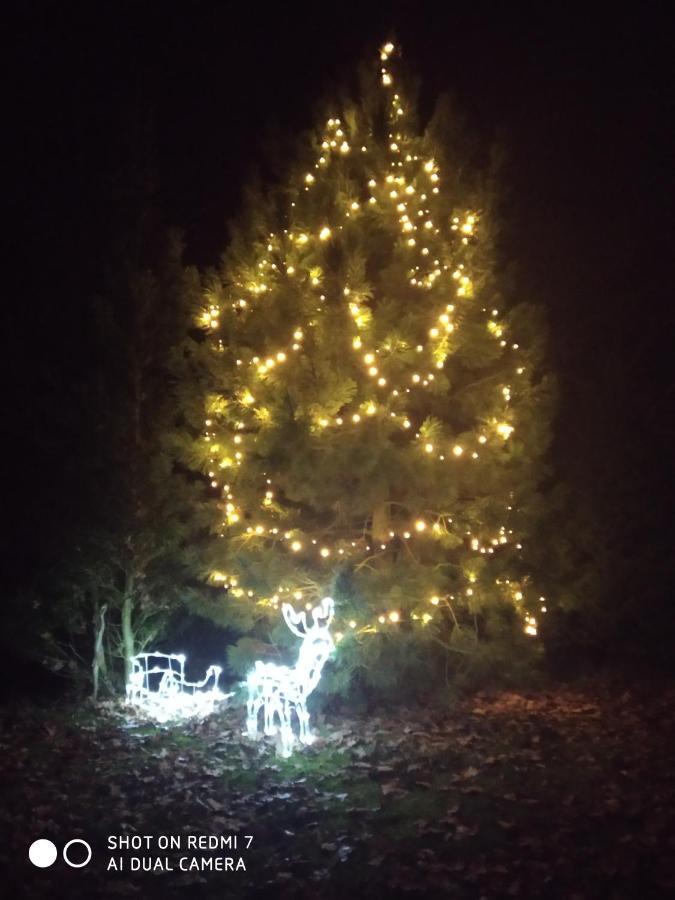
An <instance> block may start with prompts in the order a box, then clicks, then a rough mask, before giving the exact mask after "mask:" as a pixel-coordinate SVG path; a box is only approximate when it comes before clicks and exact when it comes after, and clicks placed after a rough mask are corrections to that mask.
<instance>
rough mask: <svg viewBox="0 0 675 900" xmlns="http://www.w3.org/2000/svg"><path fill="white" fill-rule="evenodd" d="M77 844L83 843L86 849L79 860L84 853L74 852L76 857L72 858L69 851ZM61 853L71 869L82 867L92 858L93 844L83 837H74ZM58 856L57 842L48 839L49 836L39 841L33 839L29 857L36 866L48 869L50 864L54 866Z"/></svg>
mask: <svg viewBox="0 0 675 900" xmlns="http://www.w3.org/2000/svg"><path fill="white" fill-rule="evenodd" d="M77 844H81V845H82V847H83V848H84V851H85V857H84V859H83V860H80V861H79V862H78V861H77V858H78V857H79V856H81V855H82V853H81V851H80V852H78V853H75V854H74V856H75V859H71V858H70V855H69V853H68V851H69V850H70V848H71V847H73V845H77ZM61 855H62V856H63V861H64V862H65V864H66V865H67V866H70V868H71V869H81V868H82V867H83V866H86V865H87V863H88V862H89V860H90V859H91V845H90V844H88V843H87V842H86V841H83V840H82V838H72V840H70V841H68V843H67V844H66V845H65V846H64V848H63V850H62V851H61ZM57 856H58V850H57V849H56V844H54V842H53V841H49V840H47V838H40V839H39V840H37V841H33V843H32V844H31V845H30V847H29V848H28V859H29V860H30V861H31V862H32V863H33V865H34V866H37V868H38V869H47V868H49V866H53V865H54V863H55V862H56V857H57Z"/></svg>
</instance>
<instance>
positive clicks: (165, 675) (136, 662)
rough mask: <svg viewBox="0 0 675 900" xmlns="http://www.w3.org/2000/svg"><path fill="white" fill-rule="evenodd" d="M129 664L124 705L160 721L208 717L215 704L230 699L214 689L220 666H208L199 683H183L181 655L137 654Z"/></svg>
mask: <svg viewBox="0 0 675 900" xmlns="http://www.w3.org/2000/svg"><path fill="white" fill-rule="evenodd" d="M132 663H133V665H132V671H131V675H130V676H129V680H128V682H127V695H126V696H127V703H131V704H133V705H134V706H138V707H140V708H141V709H143V711H144V712H146V713H149V714H150V715H152V716H154V718H156V719H158V720H160V721H166V720H167V719H174V718H187V717H189V716H195V715H201V716H204V715H208V714H209V713H210V712H212V711H213V706H214V704H215V703H216V702H218V701H219V700H225V699H226V698H227V697H231V696H232V694H224V693H223V692H222V691H221V690H220V689H219V688H218V679H219V678H220V673H221V672H222V669H221V667H220V666H209V667H208V669H207V670H206V675H205V676H204V678H203V679H202V680H201V681H187V680H186V678H185V655H184V654H182V653H180V654H176V653H139V654H137V655H136V656H134V657H133V658H132Z"/></svg>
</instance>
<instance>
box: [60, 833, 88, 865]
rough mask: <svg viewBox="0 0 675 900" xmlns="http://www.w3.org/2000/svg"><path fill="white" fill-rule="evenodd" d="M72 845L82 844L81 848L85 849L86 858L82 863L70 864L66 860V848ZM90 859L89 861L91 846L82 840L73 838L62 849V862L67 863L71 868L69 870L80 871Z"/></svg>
mask: <svg viewBox="0 0 675 900" xmlns="http://www.w3.org/2000/svg"><path fill="white" fill-rule="evenodd" d="M73 844H82V846H83V847H86V848H87V857H86V859H85V860H84V862H71V861H70V860H69V859H68V853H67V851H68V847H72V846H73ZM90 859H91V846H90V845H89V844H88V843H87V842H86V841H83V840H82V838H73V839H72V840H71V841H68V843H67V844H66V846H65V847H64V848H63V861H64V862H65V863H67V864H68V865H69V866H70V867H71V869H81V868H82V866H86V865H87V863H88V862H89V860H90Z"/></svg>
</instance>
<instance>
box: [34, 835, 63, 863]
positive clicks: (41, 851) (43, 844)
mask: <svg viewBox="0 0 675 900" xmlns="http://www.w3.org/2000/svg"><path fill="white" fill-rule="evenodd" d="M56 856H57V853H56V845H55V844H53V843H52V842H51V841H48V840H47V838H40V839H39V840H38V841H33V843H32V844H31V845H30V847H29V848H28V859H29V860H30V861H31V862H32V863H33V865H34V866H37V867H38V869H46V868H47V867H48V866H52V865H54V862H55V860H56Z"/></svg>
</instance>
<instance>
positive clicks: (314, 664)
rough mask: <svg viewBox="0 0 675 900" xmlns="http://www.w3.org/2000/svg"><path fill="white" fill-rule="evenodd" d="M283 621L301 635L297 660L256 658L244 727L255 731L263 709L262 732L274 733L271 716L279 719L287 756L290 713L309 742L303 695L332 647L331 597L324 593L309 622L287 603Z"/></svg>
mask: <svg viewBox="0 0 675 900" xmlns="http://www.w3.org/2000/svg"><path fill="white" fill-rule="evenodd" d="M281 611H282V613H283V616H284V619H285V621H286V624H287V625H288V627H289V628H290V630H291V631H292V632H293V634H295V635H297V637H299V638H302V645H301V647H300V652H299V653H298V661H297V662H296V664H295V666H293V667H292V668H291V667H290V666H279V665H276V663H265V662H262V661H260V660H258V661H257V662H256V664H255V667H254V668H253V669H251V671H250V672H249V673H248V677H247V679H246V685H247V687H248V704H247V710H248V717H247V721H246V725H247V730H248V733H249V735H250V736H251V737H256V736H257V734H258V715H259V713H260V710H261V708H262V709H263V716H264V727H265V734H268V735H274V734H276V733H277V725H276V724H275V718H277V719H278V721H279V731H280V734H281V753H282V756H290V755H291V750H292V748H293V743H294V735H293V726H292V721H291V717H292V714H293V711H295V714H296V716H297V719H298V726H299V734H298V739H299V740H300V742H301V743H302V744H311V742H312V740H313V738H312V734H311V732H310V730H309V713H308V712H307V697H308V696H309V695H310V694H311V693H312V691H313V690H314V688H315V687H316V686H317V684H318V683H319V679H320V678H321V670H322V669H323V667H324V664H325V662H326V660H327V659H328V657H329V656H330V654H331V652H332V650H333V647H334V646H335V645H334V643H333V639H332V637H331V636H330V632H329V630H328V629H329V627H330V623H331V622H332V621H333V613H334V608H333V601H332V599H331V598H330V597H324V599H323V600H322V601H321V603H320V605H319V606H317V607H315V608H314V609H313V610H312V624H311V625H307V613H306V612H304V610H303V612H300V613H297V612H296V611H295V610H294V609H293V607H292V606H291V605H290V603H284V604H283V606H282V607H281Z"/></svg>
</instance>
